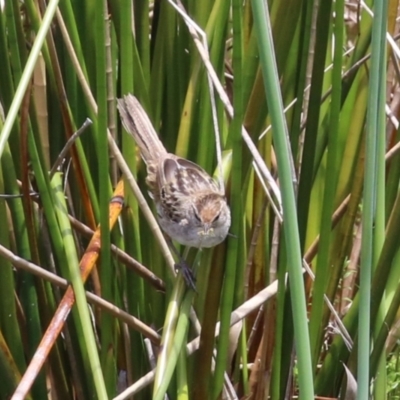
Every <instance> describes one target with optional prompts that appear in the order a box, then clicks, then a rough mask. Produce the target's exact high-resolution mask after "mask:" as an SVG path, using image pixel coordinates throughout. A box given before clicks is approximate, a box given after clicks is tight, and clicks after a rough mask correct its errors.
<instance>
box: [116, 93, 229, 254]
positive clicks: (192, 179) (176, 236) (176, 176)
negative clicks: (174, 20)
mask: <svg viewBox="0 0 400 400" xmlns="http://www.w3.org/2000/svg"><path fill="white" fill-rule="evenodd" d="M118 109H119V112H120V115H121V121H122V124H123V125H124V127H125V129H126V130H127V132H129V133H130V134H131V135H132V136H133V137H134V139H135V141H136V143H137V145H138V146H139V149H140V152H141V155H142V157H143V160H144V161H145V163H146V165H147V178H146V182H147V185H148V186H149V189H150V193H151V196H152V198H153V199H154V202H155V205H156V209H157V214H158V221H159V223H160V226H161V228H162V229H163V231H164V232H165V233H166V234H167V235H168V236H169V237H170V238H171V239H173V240H176V241H177V242H178V243H180V244H183V245H186V246H191V247H197V248H202V247H213V246H216V245H217V244H219V243H221V242H222V241H223V240H224V239H225V238H226V236H227V234H228V231H229V228H230V225H231V213H230V210H229V207H228V204H227V202H226V198H225V196H224V194H223V192H222V190H221V189H220V187H219V185H218V184H217V183H216V182H215V181H214V180H213V179H212V178H211V177H210V175H208V174H207V172H206V171H204V169H203V168H201V167H200V166H198V165H197V164H195V163H193V162H191V161H188V160H186V159H184V158H181V157H178V156H176V155H174V154H171V153H168V152H167V150H166V149H165V147H164V146H163V144H162V143H161V141H160V139H159V138H158V136H157V133H156V132H155V130H154V128H153V126H152V124H151V122H150V120H149V118H148V116H147V114H146V112H145V111H144V109H143V108H142V106H141V105H140V103H139V101H138V100H137V99H136V98H135V97H134V96H132V95H130V94H129V95H127V96H124V98H123V99H118Z"/></svg>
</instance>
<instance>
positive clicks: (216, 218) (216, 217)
mask: <svg viewBox="0 0 400 400" xmlns="http://www.w3.org/2000/svg"><path fill="white" fill-rule="evenodd" d="M220 215H221V213H219V214H217V215H216V216H215V218H214V219H213V222H217V221H218V220H219V217H220Z"/></svg>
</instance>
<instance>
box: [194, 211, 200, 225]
mask: <svg viewBox="0 0 400 400" xmlns="http://www.w3.org/2000/svg"><path fill="white" fill-rule="evenodd" d="M194 217H195V218H196V219H197V221H199V222H201V219H200V217H199V214H197V211H195V212H194Z"/></svg>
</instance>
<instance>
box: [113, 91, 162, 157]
mask: <svg viewBox="0 0 400 400" xmlns="http://www.w3.org/2000/svg"><path fill="white" fill-rule="evenodd" d="M117 107H118V110H119V113H120V116H121V121H122V125H123V126H124V128H125V129H126V131H127V132H128V133H130V134H131V135H132V136H133V138H134V139H135V142H136V144H137V145H138V146H139V148H140V152H141V153H142V157H143V159H144V161H145V162H146V163H147V164H148V163H152V162H154V161H158V160H160V159H161V158H164V156H165V155H166V154H167V150H166V149H165V147H164V145H163V144H162V142H161V140H160V139H159V138H158V136H157V133H156V131H155V130H154V128H153V125H152V123H151V122H150V119H149V117H148V116H147V114H146V111H144V109H143V107H142V106H141V104H140V103H139V101H138V100H137V99H136V97H134V96H132V95H131V94H128V95H126V96H124V97H123V98H122V99H117Z"/></svg>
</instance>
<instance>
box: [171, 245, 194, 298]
mask: <svg viewBox="0 0 400 400" xmlns="http://www.w3.org/2000/svg"><path fill="white" fill-rule="evenodd" d="M167 242H168V244H169V247H170V248H171V249H172V251H173V252H174V254H175V255H176V257H177V258H178V260H179V261H178V262H177V263H176V264H175V266H176V268H177V269H179V270H180V271H181V273H182V276H183V279H184V280H185V283H186V286H188V287H189V288H191V289H193V290H194V291H195V292H197V290H196V277H195V275H194V272H193V270H192V268H190V266H189V265H188V263H187V262H186V260H185V259H184V258H183V257H182V256H181V255H180V254H179V251H178V250H177V249H176V247H175V246H174V244H173V243H172V240H171V239H170V238H169V237H168V238H167Z"/></svg>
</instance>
